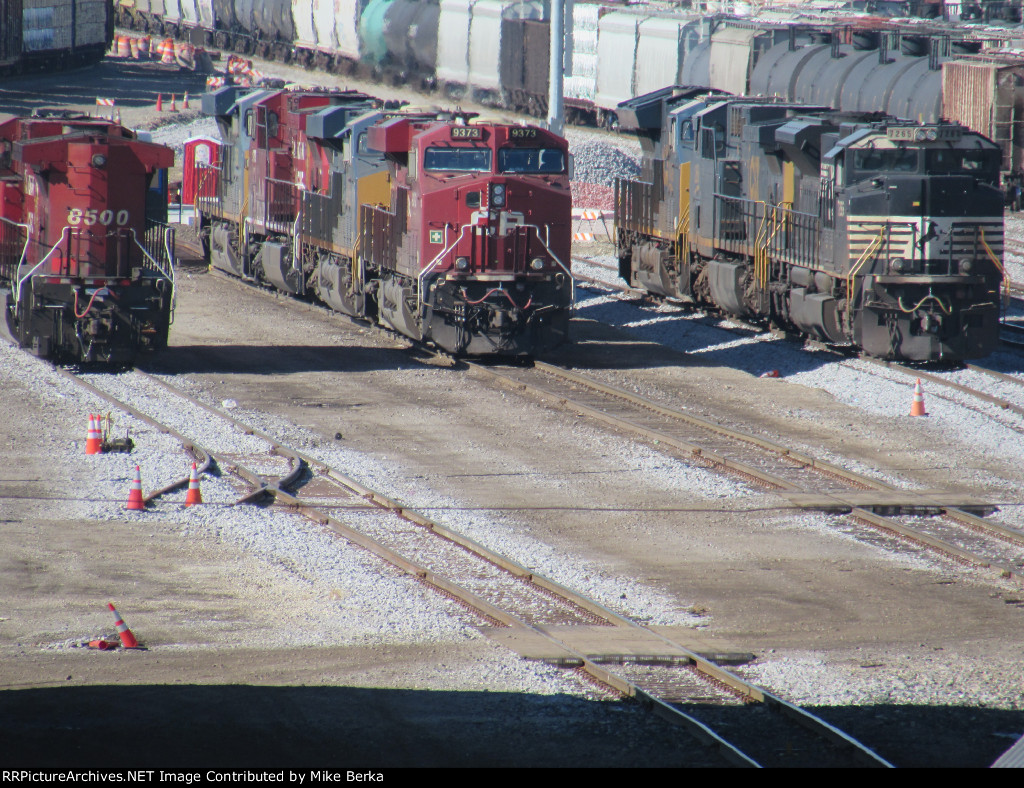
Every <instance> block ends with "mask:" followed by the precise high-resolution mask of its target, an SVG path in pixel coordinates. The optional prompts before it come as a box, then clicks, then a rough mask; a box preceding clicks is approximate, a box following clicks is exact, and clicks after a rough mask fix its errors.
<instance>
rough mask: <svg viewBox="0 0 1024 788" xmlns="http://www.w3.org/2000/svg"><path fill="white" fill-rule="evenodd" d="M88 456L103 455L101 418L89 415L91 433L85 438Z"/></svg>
mask: <svg viewBox="0 0 1024 788" xmlns="http://www.w3.org/2000/svg"><path fill="white" fill-rule="evenodd" d="M85 453H86V454H102V453H103V439H102V437H101V436H100V425H99V417H97V416H94V415H93V414H92V413H90V414H89V433H88V435H87V436H86V438H85Z"/></svg>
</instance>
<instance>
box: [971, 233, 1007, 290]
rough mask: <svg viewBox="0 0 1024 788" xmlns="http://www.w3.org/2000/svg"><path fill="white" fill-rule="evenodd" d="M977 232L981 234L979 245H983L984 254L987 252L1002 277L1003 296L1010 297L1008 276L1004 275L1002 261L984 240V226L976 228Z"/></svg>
mask: <svg viewBox="0 0 1024 788" xmlns="http://www.w3.org/2000/svg"><path fill="white" fill-rule="evenodd" d="M978 232H979V233H980V236H981V245H982V246H983V247H984V249H985V252H986V254H988V257H989V259H990V260H991V261H992V262H993V263H994V264H995V267H996V269H997V270H998V271H999V275H1000V276H1002V277H1003V283H1002V284H1003V291H1004V296H1005V298H1006V299H1007V300H1008V299H1009V298H1010V277H1008V276H1007V275H1006V270H1005V269H1004V268H1003V264H1002V262H1000V260H999V258H998V257H997V256H996V254H995V252H993V251H992V248H991V247H990V246H989V245H988V241H986V240H985V228H984V227H979V228H978Z"/></svg>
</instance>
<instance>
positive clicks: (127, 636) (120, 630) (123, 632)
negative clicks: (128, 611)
mask: <svg viewBox="0 0 1024 788" xmlns="http://www.w3.org/2000/svg"><path fill="white" fill-rule="evenodd" d="M107 607H109V608H110V612H111V613H113V614H114V626H115V627H117V634H118V637H120V638H121V645H122V646H124V647H125V648H139V641H137V640H136V639H135V635H133V634H132V631H131V630H130V629H128V625H127V624H126V623H124V621H122V620H121V614H120V613H118V612H117V610H115V609H114V603H113V602H107Z"/></svg>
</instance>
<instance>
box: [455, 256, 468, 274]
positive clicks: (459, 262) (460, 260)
mask: <svg viewBox="0 0 1024 788" xmlns="http://www.w3.org/2000/svg"><path fill="white" fill-rule="evenodd" d="M455 267H456V268H457V269H458V270H460V271H466V270H468V269H469V258H468V257H456V258H455Z"/></svg>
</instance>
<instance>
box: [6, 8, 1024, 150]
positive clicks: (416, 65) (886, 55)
mask: <svg viewBox="0 0 1024 788" xmlns="http://www.w3.org/2000/svg"><path fill="white" fill-rule="evenodd" d="M0 1H2V0H0ZM8 1H10V0H8ZM33 1H35V0H33ZM706 5H707V6H708V7H709V8H710V7H711V4H706ZM736 5H737V6H738V5H739V4H736ZM914 5H915V8H912V9H909V10H911V11H912V12H916V13H921V14H925V15H927V16H935V15H936V14H937V13H938V12H939V11H940V10H941V11H942V13H943V14H944V15H946V16H952V17H954V19H953V21H950V20H947V19H930V20H928V21H927V22H922V21H920V20H916V21H913V22H911V21H907V20H892V19H886V18H884V17H882V16H878V15H877V13H879V12H876V15H874V16H866V15H865V14H863V13H851V12H850V11H849V10H838V11H832V12H823V11H817V12H816V11H814V10H813V8H804V9H802V10H801V12H800V14H799V18H794V17H793V14H792V13H791V14H790V16H789V17H787V16H786V15H785V12H777V11H763V12H761V13H759V14H758V15H757V16H756V17H753V16H749V15H748V16H732V17H729V16H726V15H724V14H699V13H696V12H683V11H680V9H679V8H678V6H677V4H674V3H669V2H665V3H656V2H652V3H645V4H642V5H633V6H626V7H624V6H623V5H622V4H617V3H611V2H609V3H600V2H581V1H580V0H576V2H566V4H565V14H566V18H565V24H564V28H565V30H566V31H568V32H567V36H566V41H565V55H564V69H563V72H564V75H565V80H564V97H565V111H566V115H567V119H568V120H569V121H570V122H576V123H589V124H596V125H604V126H608V127H615V126H616V124H617V112H616V107H617V106H618V105H619V103H621V102H622V101H625V100H628V99H630V98H632V97H634V96H637V95H642V94H644V93H647V92H649V91H652V90H655V89H657V88H659V87H661V86H663V85H666V84H673V83H679V84H689V85H704V86H707V87H713V88H717V89H720V90H725V91H728V92H730V93H734V94H736V95H781V96H783V97H784V98H786V99H787V100H790V101H799V102H814V103H828V104H829V106H833V107H834V108H836V109H843V110H856V111H860V110H862V109H863V105H864V104H865V103H871V105H872V106H871V109H875V110H877V109H881V110H884V111H886V112H889V113H890V114H893V115H895V116H897V117H904V118H907V119H910V120H916V121H925V122H934V121H936V120H938V118H939V117H940V114H941V112H942V107H943V103H944V99H945V98H946V96H945V92H944V90H943V81H942V78H941V73H942V70H943V69H944V64H945V63H946V62H947V61H950V60H953V59H957V58H959V57H961V56H963V55H964V54H965V53H973V52H976V51H977V49H978V48H979V47H981V46H982V45H983V44H984V45H985V46H987V47H989V48H992V47H995V46H1001V45H1003V46H1009V47H1014V46H1017V47H1019V46H1020V45H1021V39H1022V36H1021V33H1020V31H1019V30H1015V29H1013V28H1008V27H996V26H984V25H980V24H972V25H970V26H964V25H962V24H960V23H959V21H958V20H956V19H955V17H957V16H958V15H959V14H960V10H959V7H957V6H954V5H950V4H945V5H942V4H938V3H927V2H923V3H915V4H914ZM726 6H728V4H717V3H716V4H715V8H716V9H724V8H725V7H726ZM1019 6H1020V3H1019V0H1013V2H1012V3H1001V2H1000V3H985V4H983V7H984V8H985V9H987V10H986V11H985V14H984V16H985V18H989V17H990V16H992V15H993V14H994V13H995V10H996V9H997V7H998V9H999V13H1000V14H1002V15H1003V16H1006V15H1010V16H1012V13H1011V12H1013V11H1014V9H1017V10H1019ZM990 12H991V13H990ZM118 14H119V20H120V22H121V24H123V25H126V26H134V27H136V28H139V29H145V30H147V31H149V32H152V33H157V34H161V35H177V36H179V37H188V38H190V39H191V40H192V41H193V43H196V44H207V45H213V46H219V47H224V48H231V49H234V50H236V51H239V52H243V53H255V54H259V55H263V56H272V57H277V58H280V59H283V60H288V61H293V62H296V63H298V64H300V65H306V66H313V67H317V68H324V69H328V70H332V71H336V72H339V73H356V72H358V73H360V74H361V75H363V76H373V75H375V76H377V77H378V78H380V79H382V80H392V81H394V82H395V83H401V84H404V85H407V86H410V87H415V88H419V89H422V90H435V89H436V90H439V91H443V92H444V94H445V95H446V98H447V99H448V100H453V101H460V100H462V99H463V97H466V98H469V99H472V100H474V101H476V102H479V103H485V104H490V105H493V106H498V107H502V108H506V109H510V110H514V111H518V112H525V113H529V114H533V115H536V116H541V117H543V116H545V115H546V114H547V109H548V108H547V102H548V74H549V69H548V59H549V52H550V24H549V15H550V8H549V6H548V4H546V3H544V2H542V1H541V0H369V2H365V0H267V2H266V3H254V2H253V1H252V0H120V1H119V3H118ZM854 66H856V67H854ZM1018 79H1021V75H1018ZM824 94H828V96H829V99H828V101H827V102H825V101H822V99H819V98H817V96H818V95H824ZM956 98H957V99H958V100H959V99H960V96H957V97H956ZM984 108H985V105H984V100H983V99H979V105H978V106H975V107H972V108H970V110H969V111H970V113H971V117H972V118H979V117H981V114H982V112H981V111H982V110H984ZM959 119H960V120H961V122H963V121H964V120H965V118H959ZM997 122H998V123H1001V124H1002V125H1003V126H1005V123H1003V122H1002V121H1001V120H1000V121H997ZM972 128H975V130H977V131H981V132H982V133H989V131H990V130H989V129H987V128H978V127H977V126H975V125H973V121H972ZM1018 136H1019V135H1018ZM1008 145H1009V143H1006V144H1005V145H1004V148H1005V147H1007V146H1008ZM1004 158H1009V156H1008V155H1007V156H1005V157H1004Z"/></svg>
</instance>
